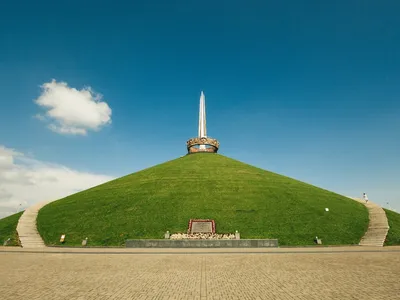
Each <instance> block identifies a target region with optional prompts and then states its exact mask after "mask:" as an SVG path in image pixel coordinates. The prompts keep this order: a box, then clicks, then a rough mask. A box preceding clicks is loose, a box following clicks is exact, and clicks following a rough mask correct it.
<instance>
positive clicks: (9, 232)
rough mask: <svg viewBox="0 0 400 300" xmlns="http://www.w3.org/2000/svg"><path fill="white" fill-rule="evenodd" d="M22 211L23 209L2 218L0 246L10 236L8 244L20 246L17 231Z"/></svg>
mask: <svg viewBox="0 0 400 300" xmlns="http://www.w3.org/2000/svg"><path fill="white" fill-rule="evenodd" d="M22 213H23V211H21V212H19V213H16V214H13V215H11V216H8V217H5V218H3V219H0V243H1V244H0V246H2V245H3V243H4V242H5V241H6V240H8V239H9V238H10V239H11V240H10V241H9V242H8V245H7V246H20V243H19V239H18V233H17V224H18V220H19V217H21V215H22Z"/></svg>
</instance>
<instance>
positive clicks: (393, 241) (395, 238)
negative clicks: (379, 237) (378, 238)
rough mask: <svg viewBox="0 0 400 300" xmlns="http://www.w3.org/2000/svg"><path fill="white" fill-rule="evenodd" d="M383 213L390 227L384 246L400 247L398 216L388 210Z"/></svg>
mask: <svg viewBox="0 0 400 300" xmlns="http://www.w3.org/2000/svg"><path fill="white" fill-rule="evenodd" d="M385 213H386V217H387V218H388V222H389V227H390V228H389V232H388V235H387V237H386V241H385V245H386V246H393V245H400V214H398V213H396V212H394V211H392V210H389V209H385Z"/></svg>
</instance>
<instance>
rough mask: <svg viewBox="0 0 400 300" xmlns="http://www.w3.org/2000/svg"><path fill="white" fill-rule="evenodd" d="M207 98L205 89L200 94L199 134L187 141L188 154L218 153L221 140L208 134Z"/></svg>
mask: <svg viewBox="0 0 400 300" xmlns="http://www.w3.org/2000/svg"><path fill="white" fill-rule="evenodd" d="M206 125H207V124H206V98H205V97H204V93H203V91H201V94H200V109H199V134H198V136H197V137H194V138H191V139H189V140H188V141H187V142H186V148H187V151H188V154H190V153H198V152H207V153H217V152H218V149H219V142H218V140H216V139H213V138H211V137H208V136H207V126H206Z"/></svg>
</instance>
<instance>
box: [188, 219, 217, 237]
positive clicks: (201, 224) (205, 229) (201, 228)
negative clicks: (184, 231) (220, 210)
mask: <svg viewBox="0 0 400 300" xmlns="http://www.w3.org/2000/svg"><path fill="white" fill-rule="evenodd" d="M189 233H190V234H194V233H215V222H214V220H193V219H191V220H190V221H189Z"/></svg>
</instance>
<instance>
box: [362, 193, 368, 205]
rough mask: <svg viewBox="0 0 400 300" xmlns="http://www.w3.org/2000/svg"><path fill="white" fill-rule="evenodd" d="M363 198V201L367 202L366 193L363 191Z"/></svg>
mask: <svg viewBox="0 0 400 300" xmlns="http://www.w3.org/2000/svg"><path fill="white" fill-rule="evenodd" d="M363 199H364V200H365V203H368V196H367V194H366V193H363Z"/></svg>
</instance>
